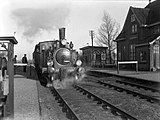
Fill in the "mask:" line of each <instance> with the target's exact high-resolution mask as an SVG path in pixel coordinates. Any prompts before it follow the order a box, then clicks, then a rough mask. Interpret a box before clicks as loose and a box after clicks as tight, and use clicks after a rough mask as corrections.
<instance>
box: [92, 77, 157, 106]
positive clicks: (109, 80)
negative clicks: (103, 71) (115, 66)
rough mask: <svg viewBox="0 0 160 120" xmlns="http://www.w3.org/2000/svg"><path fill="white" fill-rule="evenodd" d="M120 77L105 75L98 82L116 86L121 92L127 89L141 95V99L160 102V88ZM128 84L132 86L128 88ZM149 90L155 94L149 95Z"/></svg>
mask: <svg viewBox="0 0 160 120" xmlns="http://www.w3.org/2000/svg"><path fill="white" fill-rule="evenodd" d="M94 76H95V75H94ZM119 79H120V80H119ZM119 79H118V78H117V77H115V76H111V77H104V79H103V80H101V81H100V80H96V81H97V83H99V84H101V85H104V86H108V87H110V88H114V89H115V90H117V91H119V92H123V91H126V93H127V94H132V95H133V96H139V97H140V98H141V99H146V100H147V101H148V102H151V103H158V104H160V90H159V89H157V88H152V87H149V86H145V85H141V84H137V83H133V82H128V81H123V80H121V79H122V78H119ZM104 81H105V82H104ZM115 83H119V84H123V85H124V86H121V85H117V84H115ZM128 86H130V87H132V88H128ZM133 88H134V89H133ZM130 89H131V90H130ZM137 89H138V90H139V91H138V90H137ZM140 89H144V90H145V93H144V92H142V93H144V94H142V93H141V90H140ZM147 91H151V92H152V94H153V95H152V94H151V93H150V94H148V95H147Z"/></svg>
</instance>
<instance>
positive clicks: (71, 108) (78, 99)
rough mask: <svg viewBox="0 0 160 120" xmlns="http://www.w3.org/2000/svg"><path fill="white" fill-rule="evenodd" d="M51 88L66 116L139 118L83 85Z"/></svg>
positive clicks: (81, 119) (118, 119) (82, 119)
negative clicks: (61, 88) (60, 88)
mask: <svg viewBox="0 0 160 120" xmlns="http://www.w3.org/2000/svg"><path fill="white" fill-rule="evenodd" d="M51 89H52V91H53V94H54V96H55V97H56V99H57V100H58V102H59V104H60V106H62V111H63V112H66V116H67V117H68V118H69V119H71V120H97V119H100V120H103V119H104V120H106V119H109V120H124V119H125V120H126V119H127V120H138V119H137V118H136V117H134V116H132V115H130V114H128V113H127V112H125V111H123V110H121V109H120V108H118V107H116V106H115V105H114V104H111V103H109V102H108V101H106V100H105V99H103V98H101V97H99V96H97V95H96V94H94V93H92V92H91V91H89V90H87V89H84V88H83V87H81V86H78V85H74V87H73V88H70V89H66V90H56V89H54V88H51ZM81 93H82V94H81ZM95 102H96V103H95ZM99 106H102V107H99ZM102 108H103V109H102ZM106 111H107V112H106Z"/></svg>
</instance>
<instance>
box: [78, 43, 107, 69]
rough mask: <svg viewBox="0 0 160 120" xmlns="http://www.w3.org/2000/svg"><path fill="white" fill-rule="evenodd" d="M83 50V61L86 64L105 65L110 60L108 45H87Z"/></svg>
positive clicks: (93, 65)
mask: <svg viewBox="0 0 160 120" xmlns="http://www.w3.org/2000/svg"><path fill="white" fill-rule="evenodd" d="M80 50H82V61H83V65H84V66H90V67H105V65H106V64H107V63H108V62H109V61H108V60H109V59H107V54H108V47H101V46H85V47H83V48H80Z"/></svg>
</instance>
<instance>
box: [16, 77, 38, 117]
mask: <svg viewBox="0 0 160 120" xmlns="http://www.w3.org/2000/svg"><path fill="white" fill-rule="evenodd" d="M37 82H38V81H36V80H33V79H27V78H25V77H23V76H21V75H15V76H14V120H40V111H39V102H38V91H37Z"/></svg>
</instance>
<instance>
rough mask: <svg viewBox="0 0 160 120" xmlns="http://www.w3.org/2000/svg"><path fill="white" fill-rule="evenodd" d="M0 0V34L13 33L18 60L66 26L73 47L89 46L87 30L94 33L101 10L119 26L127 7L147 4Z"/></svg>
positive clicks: (135, 0)
mask: <svg viewBox="0 0 160 120" xmlns="http://www.w3.org/2000/svg"><path fill="white" fill-rule="evenodd" d="M0 1H1V4H0V15H1V19H0V36H13V35H14V32H16V34H15V38H16V39H17V41H18V44H17V45H15V54H17V55H18V59H21V58H22V56H23V54H24V53H26V54H27V56H28V58H29V59H32V53H33V51H34V47H35V45H36V44H37V43H39V42H42V41H46V40H54V39H58V38H59V37H58V35H59V34H58V29H59V28H61V27H65V28H66V39H67V41H68V42H70V41H73V44H74V48H75V49H77V50H79V48H81V47H84V46H86V45H87V43H89V44H90V45H91V40H90V36H89V30H94V31H95V33H97V29H98V28H99V26H100V25H101V23H102V17H103V12H104V10H105V11H106V12H107V13H109V14H110V16H111V17H112V18H113V19H115V20H116V21H117V22H118V23H119V24H120V26H121V27H122V26H123V24H124V21H125V18H126V15H127V13H128V10H129V7H130V6H133V7H141V8H144V7H145V6H146V5H147V4H148V0H123V1H121V0H117V1H115V0H114V1H113V0H63V1H62V0H0ZM94 45H96V44H95V43H94Z"/></svg>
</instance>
